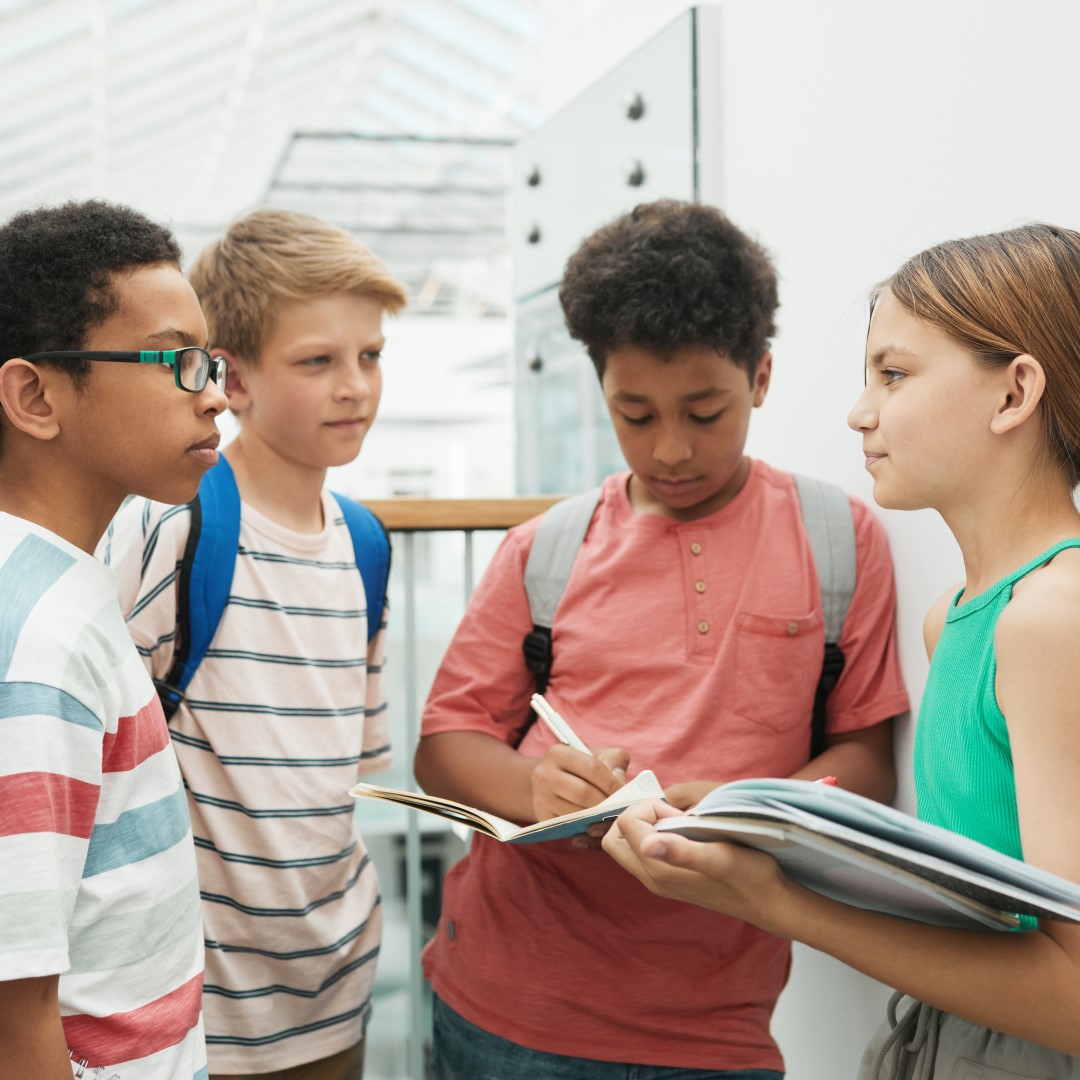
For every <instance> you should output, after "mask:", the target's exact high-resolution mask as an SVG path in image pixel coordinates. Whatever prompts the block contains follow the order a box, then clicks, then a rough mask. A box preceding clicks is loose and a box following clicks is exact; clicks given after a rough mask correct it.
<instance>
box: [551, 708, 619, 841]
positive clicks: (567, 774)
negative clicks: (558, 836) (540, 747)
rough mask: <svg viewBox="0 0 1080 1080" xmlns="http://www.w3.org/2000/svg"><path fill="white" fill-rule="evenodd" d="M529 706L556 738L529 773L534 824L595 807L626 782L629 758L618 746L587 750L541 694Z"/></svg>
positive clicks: (583, 743)
mask: <svg viewBox="0 0 1080 1080" xmlns="http://www.w3.org/2000/svg"><path fill="white" fill-rule="evenodd" d="M531 705H532V708H533V710H534V711H535V712H536V714H537V716H538V717H539V718H540V720H541V721H542V722H543V724H544V725H545V727H547V728H548V730H550V731H551V733H552V734H553V735H554V736H555V738H556V739H558V745H556V746H553V747H552V748H551V749H550V750H549V751H548V753H547V754H546V755H545V756H544V757H543V758H541V759H540V760H539V762H538V763H537V765H536V767H535V768H534V769H533V772H532V796H533V810H534V812H535V814H536V820H537V821H544V820H546V819H548V818H552V817H558V816H559V815H561V814H569V813H573V812H574V811H576V810H581V809H584V808H585V807H587V806H595V805H596V804H597V803H598V802H601V801H602V800H603V799H606V798H607V797H608V795H610V794H612V792H614V791H617V790H618V789H619V788H620V787H622V785H623V784H625V783H626V766H627V765H628V764H629V763H630V755H629V754H628V753H627V752H626V751H625V750H622V749H619V748H617V747H608V748H604V749H597V750H596V751H593V750H590V749H589V747H588V746H587V745H586V743H585V742H584V740H583V739H581V738H580V737H579V736H578V735H577V734H576V733H575V732H574V730H573V728H571V727H570V725H569V724H568V723H567V722H566V721H565V720H564V719H563V718H562V717H561V716H560V715H559V714H558V713H557V712H556V711H555V710H554V709H553V708H552V707H551V705H550V703H549V702H548V701H547V700H546V699H545V698H544V697H543V695H541V694H533V696H532V701H531Z"/></svg>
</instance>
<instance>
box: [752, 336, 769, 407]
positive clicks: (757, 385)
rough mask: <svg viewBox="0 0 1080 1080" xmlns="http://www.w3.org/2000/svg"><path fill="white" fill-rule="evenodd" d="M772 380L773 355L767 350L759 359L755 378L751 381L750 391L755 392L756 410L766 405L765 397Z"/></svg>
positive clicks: (755, 369)
mask: <svg viewBox="0 0 1080 1080" xmlns="http://www.w3.org/2000/svg"><path fill="white" fill-rule="evenodd" d="M771 379H772V353H771V352H769V350H768V349H766V350H765V351H764V352H763V353H762V354H761V357H760V358H759V359H758V362H757V367H756V368H754V377H753V379H752V380H751V381H750V389H751V390H753V392H754V408H755V409H760V408H761V406H762V405H763V404H764V403H765V395H766V394H767V393H768V392H769V381H770V380H771Z"/></svg>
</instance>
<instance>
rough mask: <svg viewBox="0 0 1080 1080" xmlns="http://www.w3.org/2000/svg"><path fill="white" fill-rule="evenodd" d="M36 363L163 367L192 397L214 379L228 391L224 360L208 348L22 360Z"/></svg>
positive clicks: (67, 352) (72, 354)
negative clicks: (104, 362)
mask: <svg viewBox="0 0 1080 1080" xmlns="http://www.w3.org/2000/svg"><path fill="white" fill-rule="evenodd" d="M23 359H24V360H29V361H30V362H31V363H32V362H33V361H35V360H107V361H110V362H112V363H117V364H164V365H165V366H166V367H171V368H172V369H173V377H174V378H175V379H176V385H177V386H178V387H179V388H180V389H181V390H186V391H187V392H188V393H189V394H197V393H199V392H200V391H201V390H204V389H205V388H206V384H207V383H208V382H209V381H210V380H211V379H213V380H214V384H215V385H216V386H217V388H218V389H219V390H222V391H224V389H225V358H224V357H221V356H211V355H210V354H209V353H208V352H207V351H206V350H205V349H200V348H199V347H198V346H189V347H187V348H184V349H143V350H141V351H139V352H112V351H106V352H94V351H90V352H87V351H85V350H61V351H59V352H39V353H29V354H28V355H26V356H24V357H23Z"/></svg>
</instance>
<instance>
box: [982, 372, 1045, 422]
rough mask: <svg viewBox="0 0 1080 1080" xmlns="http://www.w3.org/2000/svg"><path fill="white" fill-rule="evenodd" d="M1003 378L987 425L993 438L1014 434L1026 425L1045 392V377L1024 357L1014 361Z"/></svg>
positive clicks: (1043, 373)
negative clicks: (1009, 432)
mask: <svg viewBox="0 0 1080 1080" xmlns="http://www.w3.org/2000/svg"><path fill="white" fill-rule="evenodd" d="M1003 375H1004V386H1003V392H1002V395H1001V397H1000V398H999V400H998V403H997V407H996V408H995V409H994V416H993V419H992V420H991V421H990V430H991V431H992V432H994V434H995V435H1001V434H1004V433H1005V432H1007V431H1014V430H1016V429H1017V428H1018V427H1020V426H1021V425H1022V424H1024V423H1026V422H1027V420H1029V419H1030V418H1031V416H1032V415H1034V413H1035V410H1036V409H1037V408H1038V406H1039V402H1040V401H1042V396H1043V394H1044V393H1045V392H1046V373H1045V372H1044V371H1043V367H1042V364H1040V363H1039V361H1038V360H1036V359H1035V357H1034V356H1028V355H1027V353H1024V354H1023V355H1021V356H1017V357H1014V358H1013V360H1012V362H1011V363H1010V364H1009V366H1008V367H1007V368H1005V370H1004V372H1003Z"/></svg>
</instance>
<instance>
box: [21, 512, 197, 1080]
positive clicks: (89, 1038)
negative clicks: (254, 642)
mask: <svg viewBox="0 0 1080 1080" xmlns="http://www.w3.org/2000/svg"><path fill="white" fill-rule="evenodd" d="M0 745H2V746H3V748H4V752H3V754H2V755H0V979H3V980H11V979H28V978H37V977H42V976H47V975H54V974H57V973H60V984H59V1003H60V1013H61V1017H62V1021H63V1026H64V1033H65V1036H66V1038H67V1043H68V1047H69V1048H70V1049H71V1050H72V1055H73V1058H74V1059H75V1060H76V1061H79V1060H83V1059H85V1060H86V1061H87V1062H88V1063H89V1065H90V1066H91V1067H97V1066H106V1071H105V1075H106V1076H111V1075H113V1074H114V1073H116V1074H118V1075H119V1076H120V1078H121V1080H204V1078H205V1077H206V1076H207V1069H206V1048H205V1042H204V1038H203V1026H202V1017H201V994H202V975H203V946H202V934H201V932H200V926H199V894H198V887H197V883H196V871H195V853H194V849H193V846H192V838H191V827H190V825H189V823H188V813H187V807H186V805H185V799H184V790H183V786H182V784H181V780H180V772H179V770H178V768H177V764H176V757H175V755H174V753H173V750H172V747H171V746H170V745H169V736H168V731H167V729H166V726H165V718H164V716H163V715H162V712H161V706H160V705H159V704H158V700H157V696H156V695H155V693H154V688H153V686H152V685H151V682H150V679H149V678H148V677H147V674H146V671H145V669H144V668H143V665H142V664H141V662H140V660H139V657H138V654H137V653H136V651H135V649H134V648H133V646H132V643H131V638H130V636H129V635H128V632H127V627H126V626H125V623H124V618H123V616H122V614H121V612H120V607H119V605H118V603H117V598H116V586H115V582H114V581H113V578H112V575H111V574H110V573H109V572H108V571H107V570H106V569H105V568H104V567H103V566H101V565H100V563H98V562H97V561H96V560H95V559H93V558H92V557H91V556H90V555H88V554H86V553H85V552H83V551H80V550H79V549H78V548H76V547H74V546H72V545H71V544H69V543H67V542H66V541H65V540H62V539H61V538H60V537H58V536H55V535H53V534H52V533H50V532H48V531H47V530H46V529H43V528H40V527H39V526H36V525H34V524H31V523H29V522H26V521H23V520H22V519H20V518H16V517H13V516H11V515H10V514H4V513H0Z"/></svg>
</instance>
